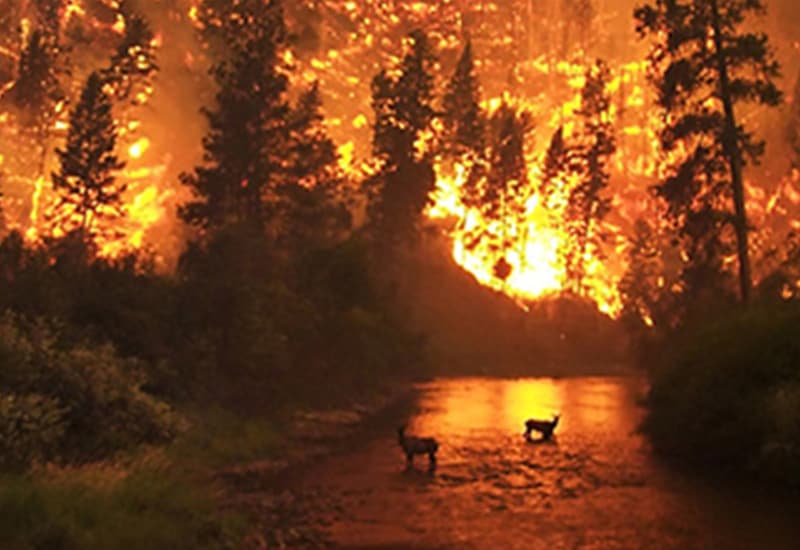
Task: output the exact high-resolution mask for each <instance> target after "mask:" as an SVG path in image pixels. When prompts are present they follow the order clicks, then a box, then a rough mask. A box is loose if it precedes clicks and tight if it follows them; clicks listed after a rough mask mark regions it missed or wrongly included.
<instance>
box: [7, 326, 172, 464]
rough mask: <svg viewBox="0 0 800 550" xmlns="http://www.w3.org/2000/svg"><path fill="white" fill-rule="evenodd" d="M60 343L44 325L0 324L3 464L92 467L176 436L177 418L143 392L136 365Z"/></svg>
mask: <svg viewBox="0 0 800 550" xmlns="http://www.w3.org/2000/svg"><path fill="white" fill-rule="evenodd" d="M57 341H58V338H57V336H56V334H55V333H53V332H52V331H51V330H50V329H49V328H47V327H46V326H45V325H44V324H43V323H41V322H34V323H26V322H23V321H21V320H20V319H18V318H17V317H15V316H13V315H11V314H6V315H5V316H3V317H2V318H0V396H1V397H0V399H2V401H0V434H2V435H3V441H2V442H0V450H1V451H2V457H0V462H3V463H6V464H16V465H19V464H20V463H30V462H31V461H32V460H66V461H77V462H81V461H86V460H94V459H99V458H103V457H105V456H109V455H111V454H112V453H114V452H116V451H118V450H124V449H130V448H132V447H134V446H136V445H138V444H141V443H158V442H163V441H167V440H169V439H170V438H171V437H172V436H173V435H174V433H175V431H176V430H177V427H178V419H177V417H176V415H175V414H174V413H173V412H172V410H171V409H170V408H169V406H167V405H166V404H165V403H162V402H160V401H158V400H156V399H155V398H154V397H152V396H150V395H148V394H147V393H145V392H144V391H143V390H142V389H141V388H142V385H143V384H144V382H145V380H144V377H143V376H142V375H141V365H140V364H139V363H138V362H137V361H135V360H132V359H123V358H120V357H119V356H118V355H117V354H116V353H115V352H114V349H113V348H112V347H110V346H99V347H87V346H83V347H73V348H68V349H62V348H61V347H60V346H59V345H58V343H57Z"/></svg>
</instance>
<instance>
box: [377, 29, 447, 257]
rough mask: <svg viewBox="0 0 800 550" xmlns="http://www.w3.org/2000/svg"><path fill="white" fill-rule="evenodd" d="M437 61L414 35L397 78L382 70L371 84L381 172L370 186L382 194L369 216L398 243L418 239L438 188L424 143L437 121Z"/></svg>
mask: <svg viewBox="0 0 800 550" xmlns="http://www.w3.org/2000/svg"><path fill="white" fill-rule="evenodd" d="M434 61H435V60H434V56H433V53H432V51H431V48H430V46H429V44H428V40H427V38H426V37H425V34H423V33H422V31H414V32H412V33H411V35H409V37H408V40H407V51H406V54H405V55H404V57H403V59H402V61H401V63H400V66H399V67H398V69H397V73H398V75H397V76H394V75H392V74H390V73H389V72H388V71H386V70H383V71H381V72H380V73H379V74H378V75H377V76H375V78H374V79H373V82H372V92H373V93H372V105H373V110H374V111H375V126H374V135H373V153H374V155H375V157H376V158H377V159H378V160H379V161H380V162H381V168H380V173H379V174H378V175H377V177H376V178H374V179H372V181H371V182H370V184H372V185H373V186H377V192H376V193H375V194H374V195H373V197H372V200H371V203H370V205H369V212H370V218H371V221H372V223H373V224H374V226H375V228H376V229H377V230H378V232H379V233H380V234H381V235H382V236H383V237H385V238H386V239H387V240H389V241H393V242H397V241H408V240H410V239H412V238H413V236H414V234H415V232H416V227H417V221H418V219H419V217H420V214H421V213H422V211H423V209H424V207H425V205H426V204H427V202H428V197H429V194H430V192H431V191H432V190H433V188H434V184H435V175H434V172H433V163H432V153H431V151H430V148H429V147H428V146H427V144H425V143H422V142H421V140H422V138H423V135H424V133H425V132H426V131H428V130H429V128H430V124H431V122H432V120H433V117H434V109H433V75H432V68H433V65H434Z"/></svg>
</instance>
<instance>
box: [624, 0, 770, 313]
mask: <svg viewBox="0 0 800 550" xmlns="http://www.w3.org/2000/svg"><path fill="white" fill-rule="evenodd" d="M763 11H764V5H763V3H762V2H761V1H760V0H748V1H746V2H743V1H741V0H708V1H705V2H688V1H685V0H657V1H655V2H652V1H651V2H650V3H647V4H645V5H644V6H641V7H639V8H637V9H636V11H635V17H636V20H637V29H638V32H639V34H640V36H642V37H650V38H652V40H653V49H652V51H651V54H650V61H651V63H652V65H653V67H654V70H655V72H656V77H655V80H654V81H655V86H656V88H657V90H658V94H659V98H658V103H659V105H660V107H661V108H662V109H663V110H664V111H665V112H666V114H667V118H666V121H667V122H666V125H665V127H664V129H663V131H662V132H661V144H662V147H663V148H664V150H665V151H666V152H667V153H678V152H679V151H680V150H683V151H686V153H685V154H675V155H673V158H675V157H677V160H675V161H672V162H671V163H670V166H669V167H668V169H669V175H668V176H667V177H666V179H665V180H664V181H663V182H662V183H661V184H659V185H658V186H657V187H656V190H657V192H658V194H659V195H660V196H661V197H662V198H664V199H665V200H666V202H667V204H668V208H667V214H668V217H669V218H670V219H671V220H672V222H673V223H674V224H675V226H676V227H677V229H678V231H679V234H680V236H681V237H683V239H684V240H686V241H689V242H688V243H687V246H686V252H687V255H688V260H689V261H688V265H687V271H694V272H696V273H695V274H697V273H700V272H702V273H703V275H702V277H699V278H698V277H696V276H693V277H692V278H693V279H694V280H695V282H697V281H700V280H707V279H713V276H712V274H711V271H712V270H716V269H718V268H719V267H720V262H719V260H718V256H719V255H720V254H722V253H724V251H725V249H724V248H723V246H722V245H724V244H725V239H724V237H723V235H722V233H723V231H724V230H725V228H726V227H727V226H728V225H730V226H732V227H733V230H734V232H735V235H736V255H737V258H738V263H739V273H738V278H739V295H740V298H741V300H742V301H743V302H745V303H746V302H747V301H748V299H749V296H750V288H751V285H752V282H751V268H750V256H749V246H748V231H749V229H750V227H749V225H748V221H747V212H746V209H745V192H744V182H743V174H742V171H743V168H744V166H745V164H746V162H747V161H750V162H753V163H755V162H758V160H759V158H760V157H761V155H762V154H763V152H764V142H763V141H758V140H756V139H755V138H754V137H753V135H752V133H750V132H748V131H747V130H746V129H745V127H744V126H743V125H741V124H740V122H739V119H738V118H737V116H736V107H737V106H741V105H742V104H744V103H755V104H760V105H767V106H775V105H777V104H778V103H779V102H780V100H781V93H780V91H779V90H778V88H777V87H776V86H775V84H774V82H773V79H774V78H776V77H777V76H778V75H779V69H778V64H777V62H776V61H775V60H774V58H773V55H772V53H771V51H770V47H769V42H768V38H767V36H766V34H762V33H756V32H751V31H749V30H746V29H748V28H749V27H748V26H749V21H748V17H749V16H750V15H754V14H759V13H763ZM709 233H713V235H711V234H709ZM701 264H702V265H701Z"/></svg>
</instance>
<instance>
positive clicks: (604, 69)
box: [565, 61, 616, 295]
mask: <svg viewBox="0 0 800 550" xmlns="http://www.w3.org/2000/svg"><path fill="white" fill-rule="evenodd" d="M609 79H610V71H609V69H608V66H607V65H606V64H605V63H603V62H602V61H597V63H596V64H595V65H594V66H593V67H591V68H590V69H589V70H587V72H586V83H585V84H584V87H583V90H582V91H581V107H580V109H579V110H578V111H577V115H578V117H579V119H580V126H579V130H578V133H577V135H576V136H575V140H574V143H573V144H571V145H570V150H569V152H568V158H569V165H570V171H571V172H573V173H574V175H575V176H576V180H577V181H576V183H575V185H574V187H573V188H572V189H571V191H570V194H569V202H568V204H567V208H566V220H565V222H566V228H567V233H568V234H569V236H570V242H569V246H567V248H566V254H565V267H566V275H567V284H568V287H569V288H570V289H571V290H572V291H573V292H575V293H576V294H578V295H582V294H584V291H585V279H586V275H587V261H588V258H589V257H590V256H591V257H597V256H599V255H600V254H601V253H602V242H603V240H604V235H603V232H602V229H601V222H602V221H603V219H604V218H605V217H606V215H607V214H608V212H609V210H610V199H609V198H608V197H607V196H605V191H606V189H607V188H608V181H609V177H610V176H609V172H608V162H609V159H610V157H611V155H613V154H614V151H615V150H616V144H615V141H614V130H613V127H612V125H611V119H610V113H609V108H610V106H611V102H610V99H609V96H608V92H607V90H606V88H607V86H608V82H609Z"/></svg>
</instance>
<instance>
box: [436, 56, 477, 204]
mask: <svg viewBox="0 0 800 550" xmlns="http://www.w3.org/2000/svg"><path fill="white" fill-rule="evenodd" d="M442 107H443V112H442V116H441V120H442V126H443V136H442V153H443V157H444V160H445V161H446V162H447V163H448V164H450V163H453V162H460V163H464V164H465V168H466V169H468V170H469V172H468V174H467V179H466V181H465V183H464V186H463V187H462V191H461V200H462V202H463V203H464V204H465V205H467V206H468V207H475V206H478V204H479V194H480V190H479V188H478V187H479V182H480V180H481V179H482V177H483V176H484V175H485V173H486V159H485V153H486V132H487V128H486V126H487V121H486V115H485V113H484V112H483V110H482V109H481V107H480V85H479V83H478V78H477V76H476V75H475V62H474V60H473V54H472V42H471V41H467V44H466V45H465V46H464V50H463V52H462V53H461V57H460V58H459V60H458V64H457V65H456V70H455V72H454V73H453V76H452V78H451V79H450V82H449V83H448V84H447V89H446V91H445V95H444V100H443V105H442Z"/></svg>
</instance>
